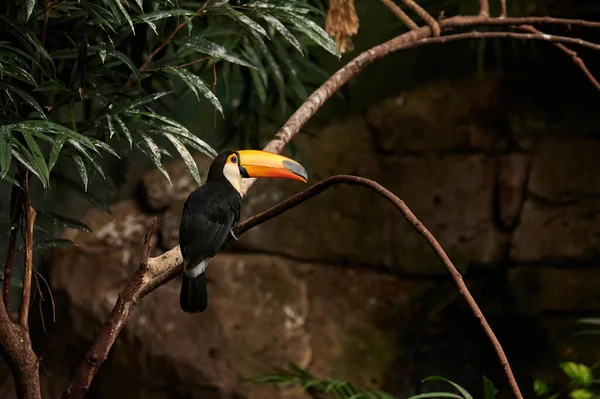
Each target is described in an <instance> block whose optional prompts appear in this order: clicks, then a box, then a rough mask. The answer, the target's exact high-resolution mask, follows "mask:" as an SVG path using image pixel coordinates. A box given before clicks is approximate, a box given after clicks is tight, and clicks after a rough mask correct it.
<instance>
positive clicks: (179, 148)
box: [165, 133, 202, 185]
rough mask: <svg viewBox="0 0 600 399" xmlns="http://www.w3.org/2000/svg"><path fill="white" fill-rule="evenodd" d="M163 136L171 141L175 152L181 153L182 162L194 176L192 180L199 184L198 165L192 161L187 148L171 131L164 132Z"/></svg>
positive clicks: (200, 181) (200, 182)
mask: <svg viewBox="0 0 600 399" xmlns="http://www.w3.org/2000/svg"><path fill="white" fill-rule="evenodd" d="M165 136H166V137H167V138H168V139H169V141H171V143H173V146H174V147H175V149H176V150H177V152H179V155H181V158H182V159H183V162H185V164H186V166H187V167H188V169H189V171H190V173H191V174H192V176H193V177H194V180H196V182H197V183H198V184H199V185H201V184H202V180H201V179H200V172H199V171H198V166H197V165H196V162H195V161H194V158H193V157H192V154H190V152H189V151H188V149H187V148H185V146H184V145H183V143H182V142H181V141H179V139H177V137H175V136H174V135H172V134H171V133H165Z"/></svg>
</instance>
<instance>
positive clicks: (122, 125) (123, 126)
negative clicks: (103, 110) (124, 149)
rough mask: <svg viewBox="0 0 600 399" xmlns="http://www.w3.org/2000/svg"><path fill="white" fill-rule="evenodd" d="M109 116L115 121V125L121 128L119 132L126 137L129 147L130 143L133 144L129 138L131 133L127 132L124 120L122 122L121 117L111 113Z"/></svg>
mask: <svg viewBox="0 0 600 399" xmlns="http://www.w3.org/2000/svg"><path fill="white" fill-rule="evenodd" d="M111 118H112V119H113V120H114V121H115V122H117V126H118V127H119V128H120V129H121V132H122V133H123V134H124V135H125V137H127V140H128V141H129V149H131V147H132V145H133V140H132V138H131V133H130V132H129V129H128V128H127V125H126V124H125V122H123V121H122V120H121V118H119V117H118V116H116V115H111Z"/></svg>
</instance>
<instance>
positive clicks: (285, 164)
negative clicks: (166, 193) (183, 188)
mask: <svg viewBox="0 0 600 399" xmlns="http://www.w3.org/2000/svg"><path fill="white" fill-rule="evenodd" d="M250 177H279V178H287V179H293V180H300V181H302V182H304V183H306V182H307V181H308V174H307V173H306V170H305V169H304V167H302V165H300V164H299V163H298V162H296V161H294V160H292V159H290V158H287V157H284V156H282V155H277V154H273V153H270V152H265V151H256V150H241V151H224V152H221V153H220V154H219V155H218V156H217V157H216V158H215V159H214V160H213V161H212V163H211V165H210V167H209V170H208V176H207V178H206V182H205V183H204V184H203V185H201V186H200V187H199V188H198V189H196V190H195V191H194V192H192V193H191V194H190V195H189V196H188V197H187V199H186V201H185V204H184V206H183V214H182V216H181V224H180V226H179V246H180V249H181V254H182V255H183V281H182V282H181V292H180V295H179V304H180V306H181V309H182V310H183V311H184V312H187V313H197V312H203V311H204V310H206V307H207V305H208V295H207V291H206V275H205V270H206V266H207V264H208V261H209V260H210V258H212V257H213V256H215V254H216V253H217V252H218V251H219V249H220V248H221V246H222V245H223V244H224V243H225V242H226V241H227V239H228V238H229V237H231V238H232V239H234V240H237V237H236V236H235V234H234V232H233V228H234V227H235V225H236V224H237V223H238V222H239V219H240V210H241V206H242V195H241V187H242V179H243V178H250Z"/></svg>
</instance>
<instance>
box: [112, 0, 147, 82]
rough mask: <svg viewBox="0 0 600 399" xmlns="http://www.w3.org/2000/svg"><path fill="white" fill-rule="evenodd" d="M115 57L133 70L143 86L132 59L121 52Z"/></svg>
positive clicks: (116, 53)
mask: <svg viewBox="0 0 600 399" xmlns="http://www.w3.org/2000/svg"><path fill="white" fill-rule="evenodd" d="M115 1H116V2H118V3H119V4H121V3H120V2H119V0H115ZM113 55H114V56H115V57H117V58H118V59H120V60H121V61H123V63H124V64H125V65H127V66H128V67H129V69H131V72H132V73H133V77H134V78H135V80H136V81H137V83H138V85H141V84H142V77H141V76H140V73H139V72H138V70H137V68H136V67H135V65H134V64H133V61H131V59H130V58H129V57H127V56H126V55H125V54H123V53H122V52H120V51H115V52H114V54H113Z"/></svg>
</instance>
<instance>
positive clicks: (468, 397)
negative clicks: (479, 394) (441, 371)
mask: <svg viewBox="0 0 600 399" xmlns="http://www.w3.org/2000/svg"><path fill="white" fill-rule="evenodd" d="M425 381H444V382H447V383H448V384H450V385H452V386H453V387H454V388H455V389H456V390H457V391H458V392H460V394H461V395H462V396H463V398H465V399H473V396H471V394H470V393H469V392H467V390H466V389H464V388H463V387H461V386H460V385H458V384H457V383H455V382H452V381H450V380H447V379H446V378H444V377H440V376H436V375H434V376H431V377H427V378H425V379H424V380H423V381H422V382H425Z"/></svg>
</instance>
